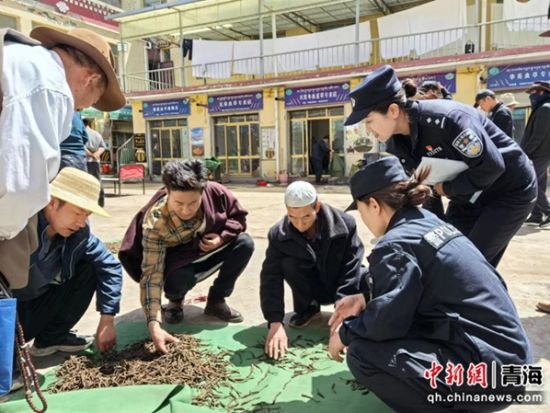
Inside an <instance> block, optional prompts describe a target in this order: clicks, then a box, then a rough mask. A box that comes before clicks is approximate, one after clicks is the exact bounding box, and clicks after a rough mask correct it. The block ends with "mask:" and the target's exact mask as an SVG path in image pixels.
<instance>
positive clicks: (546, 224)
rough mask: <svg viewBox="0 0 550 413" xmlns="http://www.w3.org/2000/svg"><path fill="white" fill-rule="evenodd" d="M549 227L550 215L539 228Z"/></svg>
mask: <svg viewBox="0 0 550 413" xmlns="http://www.w3.org/2000/svg"><path fill="white" fill-rule="evenodd" d="M548 225H550V215H547V216H546V218H544V219H543V220H542V221H541V222H540V224H539V227H541V228H545V227H547V226H548Z"/></svg>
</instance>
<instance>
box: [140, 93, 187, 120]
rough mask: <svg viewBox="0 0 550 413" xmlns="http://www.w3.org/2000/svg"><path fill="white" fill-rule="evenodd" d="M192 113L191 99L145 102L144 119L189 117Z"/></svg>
mask: <svg viewBox="0 0 550 413" xmlns="http://www.w3.org/2000/svg"><path fill="white" fill-rule="evenodd" d="M190 113H191V105H190V103H189V98H183V99H173V100H159V101H154V102H143V117H144V118H157V117H160V116H176V115H183V116H188V115H189V114H190Z"/></svg>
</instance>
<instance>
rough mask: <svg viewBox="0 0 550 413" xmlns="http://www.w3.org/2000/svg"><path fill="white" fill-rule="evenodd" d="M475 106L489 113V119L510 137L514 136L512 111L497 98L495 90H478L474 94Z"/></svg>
mask: <svg viewBox="0 0 550 413" xmlns="http://www.w3.org/2000/svg"><path fill="white" fill-rule="evenodd" d="M474 107H475V108H477V107H480V108H481V110H482V111H484V112H486V113H488V114H489V119H491V120H492V121H493V123H494V124H495V125H497V126H498V127H499V128H500V130H501V131H503V132H504V133H505V134H506V135H508V136H509V137H510V138H512V139H513V138H514V120H513V119H512V112H511V111H510V109H508V108H507V107H506V106H504V103H502V102H501V101H500V100H498V99H497V97H496V95H495V92H493V91H492V90H491V89H483V90H480V91H479V92H478V93H477V95H476V103H475V105H474Z"/></svg>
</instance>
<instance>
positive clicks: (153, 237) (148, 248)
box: [140, 196, 206, 323]
mask: <svg viewBox="0 0 550 413" xmlns="http://www.w3.org/2000/svg"><path fill="white" fill-rule="evenodd" d="M167 200H168V197H167V196H164V197H162V198H161V199H159V200H158V201H157V202H156V203H155V204H154V205H153V206H152V207H151V208H150V209H149V211H147V213H146V215H145V217H144V220H143V239H142V246H143V261H142V264H141V269H142V275H141V280H140V290H141V293H140V296H141V305H142V307H143V310H144V312H145V318H146V320H147V323H149V321H158V322H161V296H162V286H163V279H164V265H165V264H164V262H165V258H166V248H170V247H175V246H177V245H181V244H186V243H189V242H191V241H192V240H193V238H194V237H197V236H198V235H200V234H202V233H203V232H204V229H205V227H206V222H205V220H204V214H203V212H202V208H201V209H200V210H199V215H198V216H197V217H196V218H195V219H192V220H188V221H182V220H181V219H180V218H179V217H178V216H177V215H176V214H175V213H173V212H171V211H169V210H168V206H167Z"/></svg>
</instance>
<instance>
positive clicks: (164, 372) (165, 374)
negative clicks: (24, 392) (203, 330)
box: [49, 335, 232, 407]
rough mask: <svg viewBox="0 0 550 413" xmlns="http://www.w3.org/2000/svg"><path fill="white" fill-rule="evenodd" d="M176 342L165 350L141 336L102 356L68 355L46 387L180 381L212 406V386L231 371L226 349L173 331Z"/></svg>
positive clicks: (214, 402)
mask: <svg viewBox="0 0 550 413" xmlns="http://www.w3.org/2000/svg"><path fill="white" fill-rule="evenodd" d="M176 337H178V338H179V340H180V341H179V342H178V343H171V344H168V349H169V352H168V354H161V353H158V352H156V351H155V348H154V345H153V343H152V342H151V341H150V340H144V341H141V342H138V343H135V344H133V345H131V346H128V347H126V348H125V349H123V350H122V351H118V352H117V351H112V352H108V353H105V354H103V355H101V356H98V355H85V356H71V357H70V358H69V359H68V360H67V361H66V362H65V363H63V364H62V365H61V367H60V368H59V369H58V370H57V372H56V375H57V381H56V383H55V384H54V385H53V386H52V387H51V388H50V389H49V390H50V391H51V392H52V393H59V392H65V391H71V390H80V389H95V388H100V387H116V386H131V385H138V384H181V385H188V386H190V387H192V388H194V389H196V390H199V392H198V393H197V394H196V395H195V397H194V398H193V400H194V402H195V403H197V404H203V405H208V406H210V407H215V406H216V405H218V401H217V400H216V397H215V394H214V393H215V392H214V391H215V390H216V388H218V386H220V385H223V384H225V383H227V382H228V381H229V380H230V376H231V374H232V372H231V371H230V370H229V368H228V366H229V362H228V361H227V360H226V359H225V358H224V355H226V354H225V353H218V354H214V353H212V352H210V351H208V349H207V348H206V347H204V346H202V345H201V344H200V340H198V339H196V338H194V337H191V336H188V335H176Z"/></svg>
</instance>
